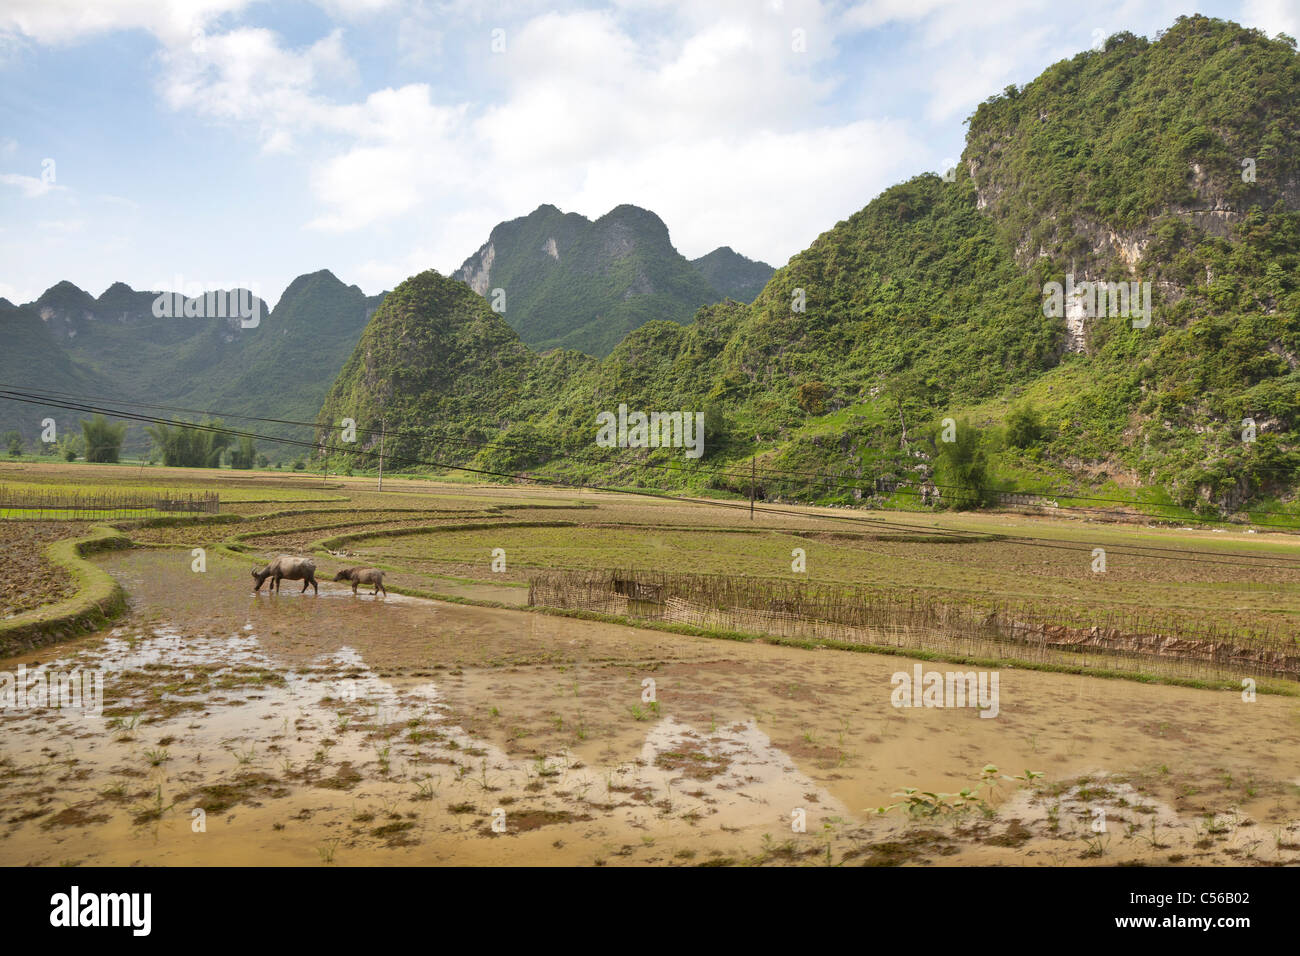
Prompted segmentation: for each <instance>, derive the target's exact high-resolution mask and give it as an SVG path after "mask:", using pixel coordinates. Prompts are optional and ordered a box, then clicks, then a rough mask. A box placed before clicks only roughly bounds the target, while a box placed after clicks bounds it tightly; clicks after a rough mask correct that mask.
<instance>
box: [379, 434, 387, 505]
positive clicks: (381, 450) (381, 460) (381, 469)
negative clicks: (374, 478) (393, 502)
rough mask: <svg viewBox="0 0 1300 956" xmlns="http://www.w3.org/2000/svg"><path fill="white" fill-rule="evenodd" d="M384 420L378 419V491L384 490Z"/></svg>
mask: <svg viewBox="0 0 1300 956" xmlns="http://www.w3.org/2000/svg"><path fill="white" fill-rule="evenodd" d="M385 422H386V418H380V419H379V490H380V491H383V490H384V425H385Z"/></svg>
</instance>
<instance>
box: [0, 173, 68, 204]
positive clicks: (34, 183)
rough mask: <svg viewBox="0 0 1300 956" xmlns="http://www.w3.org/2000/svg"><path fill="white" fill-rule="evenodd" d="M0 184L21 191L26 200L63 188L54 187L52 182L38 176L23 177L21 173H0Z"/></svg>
mask: <svg viewBox="0 0 1300 956" xmlns="http://www.w3.org/2000/svg"><path fill="white" fill-rule="evenodd" d="M0 184H3V185H5V186H14V187H17V188H18V189H21V190H22V193H23V195H24V196H26V197H27V198H28V199H34V198H35V197H37V196H44V195H45V194H46V193H48V192H51V191H53V190H55V189H62V188H63V187H62V186H56V185H55V184H54V183H52V182H47V181H46V180H44V179H42V178H41V177H39V176H24V175H23V174H22V173H0Z"/></svg>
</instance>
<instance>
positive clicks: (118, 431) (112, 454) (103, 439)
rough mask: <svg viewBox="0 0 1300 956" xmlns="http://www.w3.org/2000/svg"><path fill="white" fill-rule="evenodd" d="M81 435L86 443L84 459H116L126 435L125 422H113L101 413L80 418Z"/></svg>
mask: <svg viewBox="0 0 1300 956" xmlns="http://www.w3.org/2000/svg"><path fill="white" fill-rule="evenodd" d="M81 437H82V440H83V441H85V443H86V461H117V460H118V455H119V454H120V453H121V451H122V439H124V438H125V437H126V422H117V423H116V424H114V423H113V422H110V421H109V420H108V419H106V418H105V417H104V416H103V415H96V416H95V417H94V418H92V419H90V420H89V421H87V420H85V419H84V418H83V419H82V420H81Z"/></svg>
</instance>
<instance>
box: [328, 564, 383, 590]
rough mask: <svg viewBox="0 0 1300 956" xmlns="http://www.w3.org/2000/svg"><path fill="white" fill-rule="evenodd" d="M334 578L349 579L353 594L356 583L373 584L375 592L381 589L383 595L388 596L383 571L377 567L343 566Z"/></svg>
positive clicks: (338, 579) (339, 579)
mask: <svg viewBox="0 0 1300 956" xmlns="http://www.w3.org/2000/svg"><path fill="white" fill-rule="evenodd" d="M334 580H335V581H351V582H352V593H353V594H356V593H357V585H358V584H373V585H374V586H375V591H374V593H375V594H378V593H379V592H380V591H383V592H384V597H388V591H387V590H386V589H385V588H384V572H383V571H380V570H379V569H378V568H344V569H343V570H342V571H340V572H339V573H338V574H336V575H334Z"/></svg>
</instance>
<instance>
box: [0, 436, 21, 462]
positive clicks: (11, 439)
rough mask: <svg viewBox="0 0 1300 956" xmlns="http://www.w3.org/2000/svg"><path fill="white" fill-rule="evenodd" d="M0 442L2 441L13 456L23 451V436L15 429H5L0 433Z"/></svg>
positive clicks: (15, 456)
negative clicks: (2, 433)
mask: <svg viewBox="0 0 1300 956" xmlns="http://www.w3.org/2000/svg"><path fill="white" fill-rule="evenodd" d="M0 442H3V443H4V446H5V448H7V449H8V450H9V454H10V455H12V456H13V457H14V458H17V457H18V456H19V455H21V454H22V453H23V436H22V435H21V434H19V433H18V432H16V431H7V432H5V433H4V435H0Z"/></svg>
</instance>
